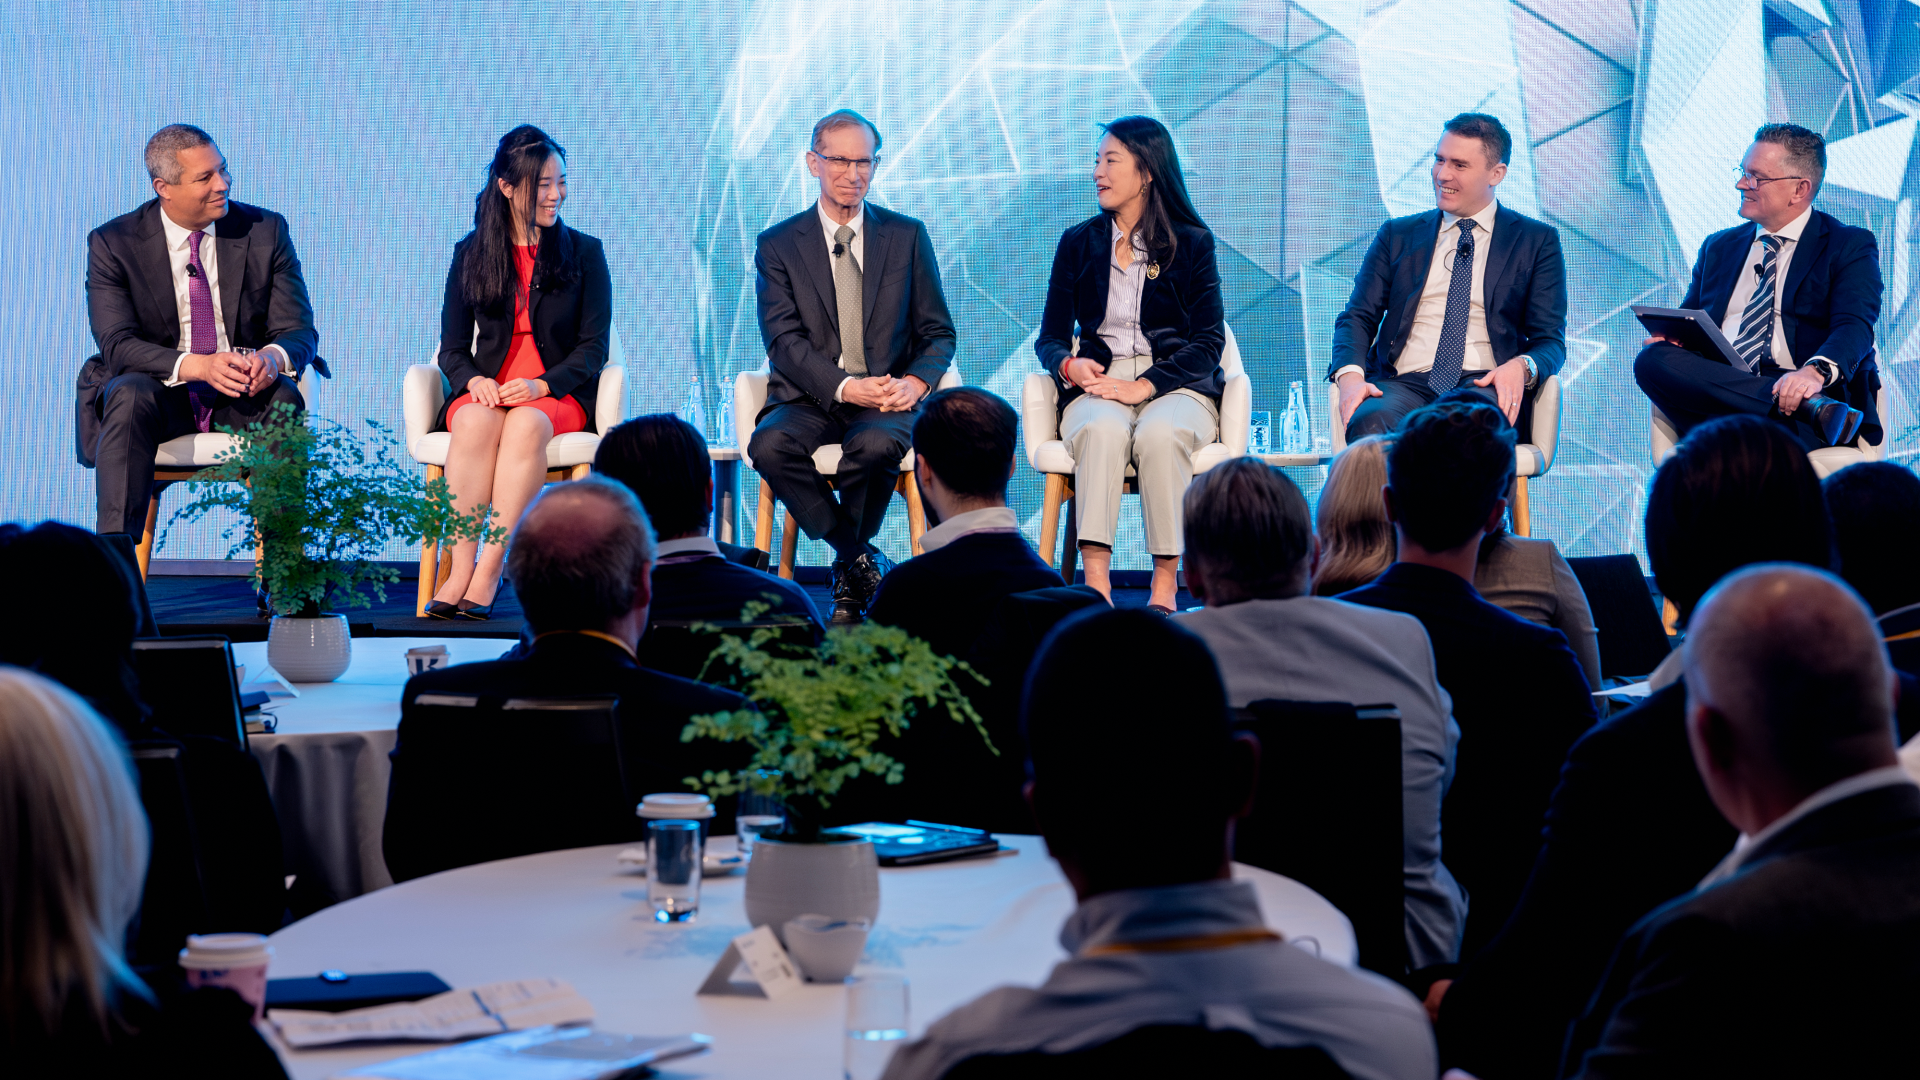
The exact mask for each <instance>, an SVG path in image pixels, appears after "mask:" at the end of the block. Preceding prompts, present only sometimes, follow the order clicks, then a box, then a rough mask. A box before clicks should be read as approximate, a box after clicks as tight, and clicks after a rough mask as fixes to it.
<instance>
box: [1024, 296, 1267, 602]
mask: <svg viewBox="0 0 1920 1080" xmlns="http://www.w3.org/2000/svg"><path fill="white" fill-rule="evenodd" d="M1224 329H1225V330H1226V343H1225V345H1223V346H1222V347H1221V349H1220V370H1221V373H1222V374H1224V375H1225V376H1226V386H1225V387H1224V388H1223V389H1222V390H1221V391H1220V432H1219V437H1218V438H1216V439H1215V440H1214V441H1213V442H1210V443H1208V444H1207V445H1205V446H1203V447H1201V448H1200V449H1198V450H1195V451H1194V452H1193V472H1194V475H1196V476H1198V475H1199V474H1201V473H1203V472H1206V471H1207V470H1208V469H1211V468H1213V467H1214V466H1215V465H1218V464H1220V463H1221V462H1223V461H1226V460H1228V459H1229V458H1237V457H1241V456H1243V455H1244V454H1246V452H1247V439H1248V437H1249V435H1250V434H1251V433H1252V427H1253V381H1252V380H1251V379H1249V378H1247V372H1246V367H1245V365H1243V364H1242V363H1241V362H1240V343H1239V342H1238V341H1236V340H1234V336H1233V328H1232V327H1230V326H1229V327H1224ZM1076 347H1077V345H1076ZM1059 402H1060V384H1059V380H1057V379H1055V378H1054V377H1053V376H1052V375H1049V374H1047V373H1046V372H1044V371H1036V372H1033V373H1032V374H1030V375H1028V376H1027V380H1026V383H1025V384H1024V385H1022V386H1021V388H1020V422H1021V426H1022V427H1024V428H1025V429H1026V430H1025V435H1026V440H1027V464H1029V465H1032V466H1033V468H1034V471H1036V472H1039V473H1043V474H1045V476H1046V478H1047V494H1046V502H1045V503H1044V504H1043V505H1042V507H1041V510H1040V557H1041V558H1042V559H1045V560H1046V561H1047V565H1048V566H1060V565H1062V563H1061V562H1060V559H1061V556H1059V555H1057V554H1056V551H1057V549H1058V548H1059V546H1060V545H1059V543H1058V538H1059V531H1060V508H1061V506H1062V505H1063V504H1065V503H1066V502H1067V501H1068V500H1070V499H1072V498H1073V468H1074V465H1073V454H1072V453H1071V452H1069V451H1068V450H1067V444H1066V442H1065V441H1064V440H1062V439H1061V438H1060V407H1059ZM1124 490H1125V491H1126V492H1128V493H1129V494H1131V493H1133V490H1134V484H1133V466H1132V465H1128V466H1127V484H1126V487H1125V488H1124ZM1075 525H1076V523H1075V522H1074V521H1072V520H1071V513H1069V520H1068V522H1067V540H1066V544H1065V548H1066V554H1065V556H1064V558H1065V570H1064V572H1063V576H1065V577H1066V578H1067V579H1068V580H1072V578H1073V564H1074V561H1075V559H1077V558H1078V557H1079V551H1078V549H1077V548H1076V547H1075V544H1074V535H1075V533H1076V532H1077V530H1076V528H1075Z"/></svg>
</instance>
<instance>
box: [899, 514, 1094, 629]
mask: <svg viewBox="0 0 1920 1080" xmlns="http://www.w3.org/2000/svg"><path fill="white" fill-rule="evenodd" d="M1060 584H1061V581H1060V572H1059V571H1057V570H1055V569H1053V568H1052V567H1050V566H1048V565H1047V564H1046V563H1044V562H1042V561H1040V556H1038V555H1036V554H1034V551H1033V548H1031V547H1029V546H1028V544H1027V541H1026V539H1025V538H1024V537H1022V536H1021V535H1020V534H1019V533H1017V532H978V533H969V534H968V535H966V536H961V537H958V538H957V539H955V540H953V541H952V542H951V543H948V544H947V545H946V546H945V547H941V548H937V549H935V550H933V551H929V552H927V553H926V554H924V555H917V556H915V557H913V558H911V559H908V560H907V561H906V562H903V563H901V564H900V565H899V566H896V567H894V568H893V572H892V573H889V574H888V575H887V576H886V577H885V578H884V579H882V580H881V582H880V592H879V594H878V595H877V596H875V597H874V598H873V606H872V608H870V609H869V610H868V612H867V617H868V618H869V619H872V620H873V621H874V622H877V623H880V624H881V625H883V626H897V627H899V628H900V629H902V630H905V631H906V632H907V633H909V634H912V635H913V636H914V637H917V638H919V639H921V640H922V641H925V642H926V643H927V644H928V645H931V646H933V651H934V652H936V653H939V654H940V655H942V656H956V657H959V658H961V659H965V658H966V657H967V656H968V655H969V654H970V653H971V652H972V651H973V646H974V643H975V642H976V641H978V640H979V637H980V632H981V630H983V629H984V628H985V627H986V624H987V619H988V618H989V617H990V616H992V614H993V612H994V607H995V605H997V604H999V602H1000V599H1001V597H1004V596H1007V595H1009V594H1012V593H1017V592H1026V591H1028V590H1029V589H1046V588H1057V587H1059V585H1060Z"/></svg>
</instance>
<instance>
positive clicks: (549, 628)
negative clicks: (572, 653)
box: [507, 476, 654, 648]
mask: <svg viewBox="0 0 1920 1080" xmlns="http://www.w3.org/2000/svg"><path fill="white" fill-rule="evenodd" d="M653 549H654V535H653V526H652V524H651V523H649V522H648V521H647V512H646V511H645V510H643V509H641V507H640V502H639V500H638V499H636V498H634V495H633V492H632V491H630V490H628V489H627V488H626V486H624V485H622V484H616V483H614V482H612V481H610V480H602V479H600V478H599V477H594V476H590V477H587V478H586V479H584V480H576V481H574V482H572V483H568V484H555V485H553V486H551V487H549V488H547V489H546V490H545V491H543V492H542V493H541V495H540V497H539V498H538V499H536V500H535V501H534V503H533V505H532V506H530V507H528V508H527V512H526V514H525V515H523V516H522V517H521V518H520V525H519V527H518V528H516V529H514V531H513V544H512V547H511V548H510V549H509V551H508V554H507V578H508V579H509V580H510V581H512V582H513V591H514V595H515V596H516V597H518V598H519V600H520V607H521V609H522V610H523V611H525V612H526V617H527V626H528V627H529V628H531V629H532V630H533V632H534V634H535V635H539V634H550V633H555V632H558V631H563V630H591V631H595V632H598V633H603V634H611V635H612V636H614V637H616V638H619V639H620V640H621V641H624V642H626V643H627V645H628V647H630V648H631V647H634V646H636V645H637V644H638V643H639V641H640V633H641V631H643V630H645V629H646V625H647V605H648V604H649V603H650V602H651V601H652V599H653V591H652V586H651V584H650V582H649V575H650V574H651V572H652V570H653Z"/></svg>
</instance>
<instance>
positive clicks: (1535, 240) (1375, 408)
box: [1327, 113, 1567, 442]
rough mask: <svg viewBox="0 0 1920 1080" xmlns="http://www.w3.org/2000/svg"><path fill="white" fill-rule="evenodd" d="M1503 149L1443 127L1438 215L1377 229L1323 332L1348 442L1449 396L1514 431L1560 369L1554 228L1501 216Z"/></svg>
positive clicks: (1436, 177)
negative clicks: (1471, 399) (1481, 402)
mask: <svg viewBox="0 0 1920 1080" xmlns="http://www.w3.org/2000/svg"><path fill="white" fill-rule="evenodd" d="M1512 150H1513V138H1512V136H1510V135H1508V134H1507V129H1506V128H1505V127H1504V126H1503V125H1502V124H1501V123H1500V121H1499V120H1498V119H1497V118H1495V117H1492V116H1488V115H1486V114H1485V113H1461V114H1460V115H1459V116H1456V117H1454V118H1453V119H1451V120H1449V121H1447V123H1446V126H1445V132H1444V134H1442V135H1441V137H1440V143H1439V145H1438V146H1436V147H1435V148H1434V152H1433V172H1432V175H1433V194H1434V200H1435V202H1437V203H1438V204H1439V206H1438V208H1437V209H1434V210H1428V211H1426V212H1425V213H1421V214H1410V215H1408V216H1406V217H1399V218H1394V219H1393V220H1391V221H1389V222H1387V223H1386V224H1384V225H1382V226H1380V231H1379V232H1378V233H1376V234H1374V238H1373V245H1372V246H1371V247H1369V248H1368V249H1367V257H1366V261H1365V262H1363V263H1362V264H1361V266H1360V273H1359V274H1358V275H1357V276H1355V278H1354V279H1353V295H1352V296H1351V297H1349V298H1348V300H1347V306H1346V310H1344V311H1342V312H1341V313H1340V316H1339V318H1337V319H1335V320H1334V324H1333V362H1332V364H1331V365H1330V366H1329V368H1328V370H1327V378H1329V379H1330V380H1332V381H1333V382H1334V383H1336V384H1338V385H1339V387H1340V422H1341V423H1343V424H1345V425H1346V426H1347V441H1348V442H1352V441H1354V440H1356V439H1359V438H1363V437H1365V436H1367V435H1378V434H1380V433H1382V432H1387V431H1392V430H1394V429H1395V428H1397V427H1399V426H1400V422H1401V421H1402V420H1403V419H1405V418H1406V416H1407V414H1408V413H1410V412H1412V411H1413V410H1415V409H1417V408H1419V407H1421V406H1422V405H1427V404H1430V403H1432V402H1433V401H1434V399H1436V398H1438V397H1439V396H1440V395H1441V394H1444V393H1446V392H1447V391H1449V390H1453V389H1456V388H1460V389H1467V390H1469V391H1471V392H1474V393H1478V394H1480V395H1482V396H1484V397H1485V398H1486V399H1487V400H1488V401H1489V402H1491V403H1492V404H1495V405H1498V406H1499V407H1500V411H1501V412H1504V413H1506V415H1507V422H1508V423H1509V424H1513V425H1515V426H1516V427H1518V428H1520V429H1521V430H1525V428H1526V426H1527V425H1526V424H1524V423H1522V422H1521V419H1520V412H1521V407H1522V406H1523V404H1524V403H1525V400H1526V392H1527V391H1528V390H1531V389H1532V388H1533V387H1534V386H1536V385H1538V383H1539V381H1540V380H1541V379H1544V378H1546V377H1547V376H1549V375H1552V374H1553V373H1555V372H1557V371H1559V370H1560V365H1561V363H1562V362H1563V361H1564V360H1565V358H1566V351H1567V350H1566V331H1567V281H1566V267H1565V264H1564V263H1563V261H1562V260H1561V256H1560V234H1559V233H1558V232H1556V231H1555V230H1554V228H1553V226H1551V225H1548V224H1546V223H1544V222H1540V221H1535V220H1533V219H1532V218H1530V217H1525V216H1522V215H1520V214H1517V213H1515V212H1513V211H1512V210H1509V209H1507V208H1506V207H1504V206H1501V205H1500V203H1499V202H1498V201H1497V200H1496V199H1495V197H1494V189H1495V188H1497V187H1498V186H1499V184H1500V181H1502V180H1504V179H1506V175H1507V161H1508V159H1509V158H1510V157H1511V156H1512Z"/></svg>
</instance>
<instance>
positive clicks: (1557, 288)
mask: <svg viewBox="0 0 1920 1080" xmlns="http://www.w3.org/2000/svg"><path fill="white" fill-rule="evenodd" d="M1440 222H1441V213H1440V211H1439V210H1437V209H1436V210H1428V211H1426V212H1425V213H1421V214H1409V215H1407V216H1406V217H1397V218H1394V219H1392V220H1391V221H1388V222H1387V223H1386V224H1384V225H1382V226H1380V231H1379V232H1377V233H1375V234H1374V236H1373V244H1372V246H1370V247H1368V248H1367V257H1366V259H1365V260H1364V261H1363V262H1362V263H1361V264H1360V272H1359V273H1358V274H1356V275H1354V279H1353V295H1352V296H1350V297H1348V298H1347V306H1346V309H1345V310H1343V311H1341V312H1340V315H1339V317H1338V318H1336V319H1334V321H1333V359H1332V362H1331V363H1330V364H1329V365H1328V366H1327V378H1328V379H1332V378H1333V373H1334V372H1336V371H1339V370H1340V369H1341V368H1343V367H1346V366H1347V365H1349V364H1358V365H1359V366H1361V367H1363V368H1365V369H1366V373H1367V381H1368V382H1377V381H1379V380H1381V379H1386V378H1391V377H1392V376H1393V374H1394V371H1393V365H1394V362H1395V361H1397V360H1398V359H1399V358H1400V350H1402V349H1404V348H1406V345H1407V337H1408V335H1410V334H1411V333H1412V331H1413V316H1414V312H1415V310H1416V309H1418V308H1419V306H1420V291H1421V290H1422V289H1425V288H1426V287H1427V272H1428V271H1429V270H1431V269H1433V247H1434V244H1435V243H1436V242H1437V240H1438V237H1439V235H1440ZM1485 258H1486V260H1487V268H1486V272H1485V275H1484V277H1483V278H1482V280H1481V289H1482V292H1483V294H1484V300H1485V304H1486V317H1487V338H1488V339H1489V340H1490V341H1491V342H1492V344H1493V358H1494V360H1495V361H1496V362H1498V363H1505V362H1507V361H1508V360H1511V359H1513V358H1514V357H1516V356H1519V355H1520V354H1522V353H1525V354H1527V355H1528V356H1531V357H1533V363H1534V366H1535V367H1537V368H1539V369H1540V377H1541V378H1542V379H1544V378H1546V377H1547V376H1549V375H1552V374H1554V373H1555V372H1558V371H1559V370H1560V366H1561V365H1562V364H1563V363H1565V362H1566V358H1567V344H1566V338H1567V271H1566V264H1565V262H1564V261H1563V260H1562V259H1561V256H1560V234H1559V232H1558V231H1556V230H1555V229H1554V227H1553V226H1551V225H1548V224H1547V223H1545V222H1542V221H1535V220H1533V219H1532V218H1530V217H1527V216H1525V215H1523V214H1519V213H1516V212H1514V211H1512V210H1509V209H1507V208H1506V207H1505V206H1502V207H1500V208H1499V209H1498V210H1497V211H1496V212H1495V214H1494V218H1493V239H1492V240H1491V241H1489V242H1488V244H1487V245H1486V254H1485ZM1523 430H1524V429H1523Z"/></svg>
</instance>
